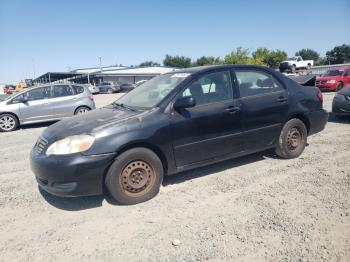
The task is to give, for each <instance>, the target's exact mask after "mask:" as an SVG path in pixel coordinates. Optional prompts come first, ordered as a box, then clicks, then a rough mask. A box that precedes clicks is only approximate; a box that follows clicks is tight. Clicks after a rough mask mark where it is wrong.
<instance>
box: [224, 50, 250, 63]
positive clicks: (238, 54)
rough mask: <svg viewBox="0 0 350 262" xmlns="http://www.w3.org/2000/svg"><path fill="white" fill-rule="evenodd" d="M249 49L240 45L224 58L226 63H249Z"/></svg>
mask: <svg viewBox="0 0 350 262" xmlns="http://www.w3.org/2000/svg"><path fill="white" fill-rule="evenodd" d="M248 61H249V50H248V49H245V48H243V47H238V48H237V49H235V50H233V51H232V52H231V53H229V54H227V55H226V56H225V59H224V63H225V64H248Z"/></svg>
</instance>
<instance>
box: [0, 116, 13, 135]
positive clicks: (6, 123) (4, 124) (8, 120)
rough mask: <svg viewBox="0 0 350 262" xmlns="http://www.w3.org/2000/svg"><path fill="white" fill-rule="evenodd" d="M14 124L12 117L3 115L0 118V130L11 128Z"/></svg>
mask: <svg viewBox="0 0 350 262" xmlns="http://www.w3.org/2000/svg"><path fill="white" fill-rule="evenodd" d="M15 125H16V121H15V119H14V118H13V117H10V116H3V117H1V118H0V127H1V129H2V130H5V131H9V130H12V129H13V128H14V127H15Z"/></svg>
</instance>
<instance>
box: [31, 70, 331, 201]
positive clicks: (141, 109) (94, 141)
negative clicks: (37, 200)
mask: <svg viewBox="0 0 350 262" xmlns="http://www.w3.org/2000/svg"><path fill="white" fill-rule="evenodd" d="M322 99H323V97H322V93H321V92H320V90H319V89H318V88H316V87H304V86H301V85H299V84H298V83H296V82H295V81H293V80H291V79H289V78H288V77H286V76H284V75H282V74H281V73H279V72H277V71H275V70H273V69H269V68H265V67H259V66H253V65H246V66H239V65H222V66H207V67H196V68H190V69H185V70H181V71H177V72H171V73H167V74H163V75H160V76H157V77H155V78H153V79H151V80H149V81H148V82H146V83H144V84H143V85H141V86H139V87H138V88H135V89H134V90H132V91H131V92H129V93H127V94H126V95H124V96H123V97H121V98H120V99H118V100H117V101H115V102H114V103H112V104H110V105H108V106H106V107H104V108H101V109H100V110H94V111H93V112H91V113H89V114H87V115H84V116H78V117H74V118H70V119H65V120H62V121H60V122H58V123H56V124H54V125H52V126H50V127H49V128H47V129H46V130H45V131H44V132H43V133H42V134H41V136H40V137H39V139H38V141H37V143H36V144H35V146H34V147H33V149H32V151H31V167H32V170H33V172H34V174H35V176H36V179H37V182H38V184H39V186H40V187H41V188H42V189H43V190H45V191H47V192H49V193H51V194H54V195H58V196H81V195H96V194H102V193H103V192H104V189H105V188H106V189H107V191H108V192H109V193H110V194H111V195H112V196H113V197H114V198H115V199H116V200H117V201H118V202H119V203H122V204H135V203H139V202H142V201H146V200H148V199H150V198H152V197H154V196H155V195H156V194H157V192H158V191H159V187H160V185H161V183H162V180H163V176H164V175H172V174H176V173H178V172H181V171H185V170H189V169H192V168H195V167H200V166H204V165H208V164H212V163H214V162H218V161H222V160H226V159H229V158H235V157H238V156H242V155H247V154H251V153H254V152H257V151H262V150H266V149H270V148H274V149H275V152H276V154H277V155H278V156H279V157H281V158H295V157H298V156H299V155H300V154H301V153H302V152H303V150H304V148H305V146H306V143H307V136H310V135H312V134H315V133H317V132H320V131H321V130H323V129H324V127H325V125H326V123H327V120H328V113H327V112H326V111H325V110H323V108H322V103H323V102H322V101H323V100H322Z"/></svg>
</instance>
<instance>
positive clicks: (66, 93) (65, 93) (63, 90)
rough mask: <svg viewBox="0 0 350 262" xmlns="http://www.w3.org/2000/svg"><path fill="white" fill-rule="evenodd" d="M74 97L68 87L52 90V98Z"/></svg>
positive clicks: (70, 88)
mask: <svg viewBox="0 0 350 262" xmlns="http://www.w3.org/2000/svg"><path fill="white" fill-rule="evenodd" d="M72 95H74V91H73V88H72V87H71V86H69V85H59V86H54V88H53V97H62V96H72Z"/></svg>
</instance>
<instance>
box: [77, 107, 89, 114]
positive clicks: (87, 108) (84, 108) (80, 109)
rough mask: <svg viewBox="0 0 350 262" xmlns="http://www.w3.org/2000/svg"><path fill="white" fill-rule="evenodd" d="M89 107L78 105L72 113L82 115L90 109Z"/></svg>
mask: <svg viewBox="0 0 350 262" xmlns="http://www.w3.org/2000/svg"><path fill="white" fill-rule="evenodd" d="M90 110H91V109H90V108H89V107H87V106H79V107H78V108H77V109H75V111H74V115H82V114H85V113H86V112H87V111H90Z"/></svg>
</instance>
